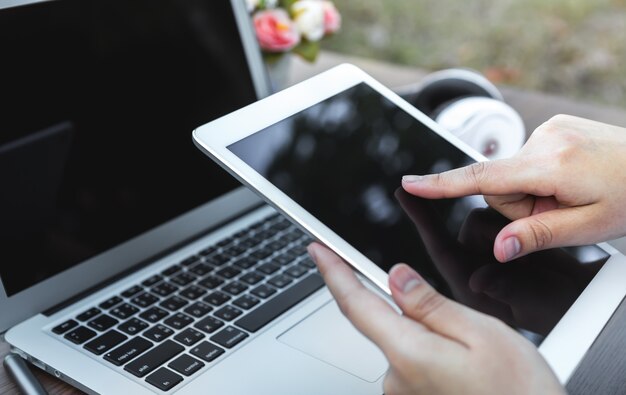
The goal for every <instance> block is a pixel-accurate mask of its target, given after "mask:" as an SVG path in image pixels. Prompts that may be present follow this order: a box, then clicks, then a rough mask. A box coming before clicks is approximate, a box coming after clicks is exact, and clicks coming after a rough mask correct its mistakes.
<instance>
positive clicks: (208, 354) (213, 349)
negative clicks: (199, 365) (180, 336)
mask: <svg viewBox="0 0 626 395" xmlns="http://www.w3.org/2000/svg"><path fill="white" fill-rule="evenodd" d="M189 352H190V353H191V354H192V355H195V356H196V357H198V358H200V359H202V360H204V361H206V362H211V361H214V360H215V358H217V357H219V356H220V355H222V354H224V350H223V349H221V348H220V347H218V346H216V345H215V344H211V343H209V342H202V343H200V344H198V345H197V346H195V347H194V348H192V349H191V351H189Z"/></svg>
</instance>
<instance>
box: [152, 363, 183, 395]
mask: <svg viewBox="0 0 626 395" xmlns="http://www.w3.org/2000/svg"><path fill="white" fill-rule="evenodd" d="M146 381H147V382H148V383H150V384H152V385H154V386H155V387H157V388H158V389H160V390H161V391H169V390H171V389H172V388H174V387H175V386H176V385H177V384H178V383H180V382H181V381H183V378H182V376H180V375H178V374H176V373H174V372H172V371H171V370H169V369H167V368H161V369H159V370H157V371H156V372H154V373H152V374H151V375H150V376H148V377H146Z"/></svg>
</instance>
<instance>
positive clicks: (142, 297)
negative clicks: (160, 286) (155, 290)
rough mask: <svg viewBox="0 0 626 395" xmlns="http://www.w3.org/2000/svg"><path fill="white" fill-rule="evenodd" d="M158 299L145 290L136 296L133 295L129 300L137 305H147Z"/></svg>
mask: <svg viewBox="0 0 626 395" xmlns="http://www.w3.org/2000/svg"><path fill="white" fill-rule="evenodd" d="M158 301H159V298H157V297H156V296H154V295H152V294H149V293H147V292H144V293H142V294H139V295H137V296H135V297H134V298H132V299H131V302H132V303H133V304H135V305H137V306H139V307H144V308H145V307H148V306H150V305H152V304H155V303H156V302H158Z"/></svg>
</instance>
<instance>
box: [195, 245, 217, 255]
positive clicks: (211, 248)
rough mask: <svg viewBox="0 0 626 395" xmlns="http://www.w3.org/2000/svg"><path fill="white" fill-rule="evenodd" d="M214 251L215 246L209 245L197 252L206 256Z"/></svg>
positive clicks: (215, 249)
mask: <svg viewBox="0 0 626 395" xmlns="http://www.w3.org/2000/svg"><path fill="white" fill-rule="evenodd" d="M215 251H217V246H211V247H208V248H205V249H204V250H202V251H200V252H199V253H198V254H200V255H202V256H207V255H211V254H212V253H214V252H215Z"/></svg>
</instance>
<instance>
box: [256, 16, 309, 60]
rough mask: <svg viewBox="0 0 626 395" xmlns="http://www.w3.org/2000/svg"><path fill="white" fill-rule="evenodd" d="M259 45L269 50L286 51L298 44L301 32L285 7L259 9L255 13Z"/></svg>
mask: <svg viewBox="0 0 626 395" xmlns="http://www.w3.org/2000/svg"><path fill="white" fill-rule="evenodd" d="M254 30H255V31H256V36H257V39H258V40H259V45H260V46H261V48H262V49H264V50H265V51H269V52H285V51H289V50H290V49H291V48H293V47H295V46H296V45H298V43H299V42H300V34H299V33H298V31H297V30H296V27H295V25H294V24H293V22H291V19H289V15H288V14H287V12H286V11H285V10H283V9H280V8H277V9H273V10H265V11H259V12H257V13H256V14H255V15H254Z"/></svg>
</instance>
